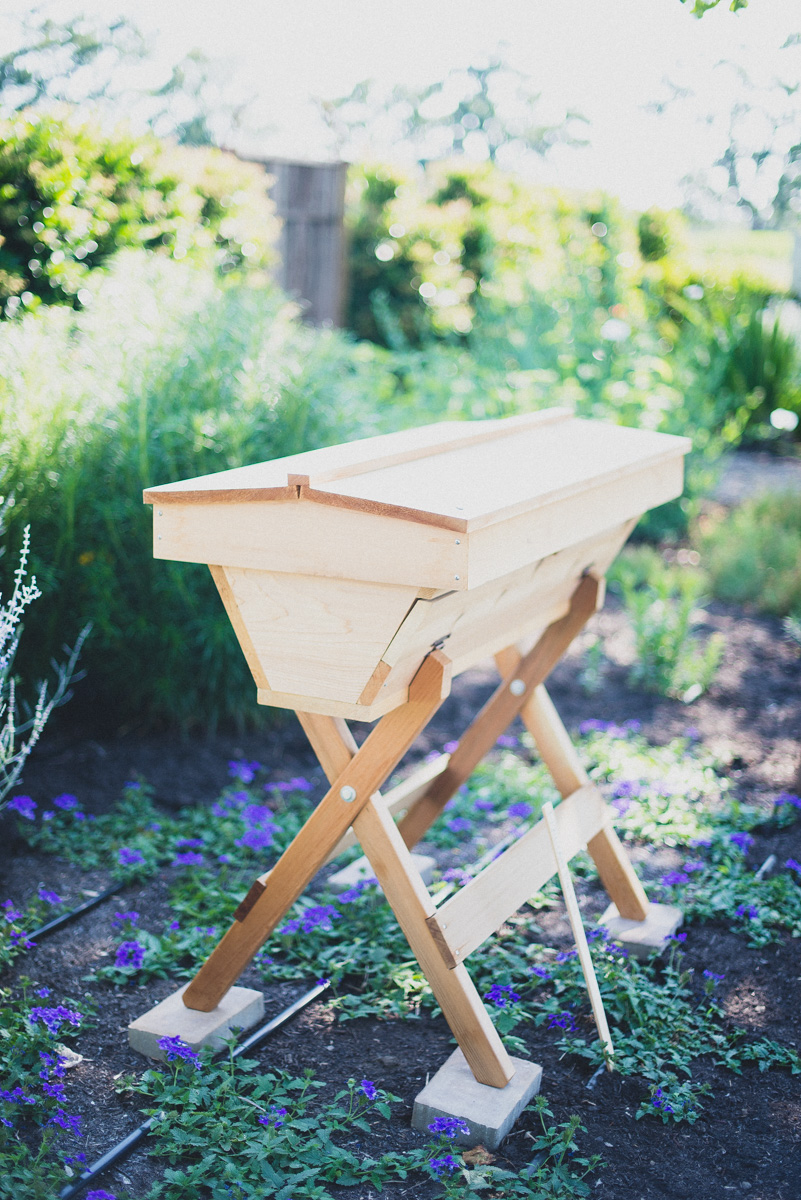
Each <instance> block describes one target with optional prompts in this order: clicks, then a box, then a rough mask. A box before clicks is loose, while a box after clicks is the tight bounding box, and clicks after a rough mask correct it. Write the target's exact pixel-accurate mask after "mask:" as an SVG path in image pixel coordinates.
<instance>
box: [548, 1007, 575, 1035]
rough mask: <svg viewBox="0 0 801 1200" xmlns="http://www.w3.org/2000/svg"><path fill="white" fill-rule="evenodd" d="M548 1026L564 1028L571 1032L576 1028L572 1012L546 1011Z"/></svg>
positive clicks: (550, 1027)
mask: <svg viewBox="0 0 801 1200" xmlns="http://www.w3.org/2000/svg"><path fill="white" fill-rule="evenodd" d="M548 1028H549V1029H564V1030H566V1031H567V1032H568V1033H573V1031H574V1030H575V1028H576V1022H575V1021H574V1019H573V1014H572V1012H561V1013H548Z"/></svg>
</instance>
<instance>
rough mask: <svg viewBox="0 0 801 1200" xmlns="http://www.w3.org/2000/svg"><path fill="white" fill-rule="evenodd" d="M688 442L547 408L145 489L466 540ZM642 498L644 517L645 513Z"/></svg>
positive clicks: (151, 498) (671, 455)
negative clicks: (412, 525) (430, 528)
mask: <svg viewBox="0 0 801 1200" xmlns="http://www.w3.org/2000/svg"><path fill="white" fill-rule="evenodd" d="M689 449H690V442H689V440H688V439H687V438H681V437H674V436H672V435H668V434H661V433H654V432H651V431H649V430H640V429H630V428H627V427H625V426H622V425H611V424H606V423H605V422H600V421H588V420H582V419H580V418H577V417H574V416H573V415H572V414H571V413H570V412H569V411H568V410H567V409H561V408H552V409H546V410H544V411H542V412H538V413H525V414H523V415H521V416H518V417H509V418H505V419H501V420H492V421H454V422H443V423H440V424H437V425H427V426H423V427H421V428H418V429H412V430H404V431H402V432H400V433H392V434H386V435H384V436H381V437H375V438H366V439H363V440H361V441H356V442H350V443H345V444H343V445H340V446H330V447H326V448H324V449H322V450H314V451H311V452H309V453H305V454H295V455H290V456H289V457H286V458H279V459H273V460H272V461H270V462H264V463H257V464H254V465H252V466H247V467H237V468H234V469H233V470H230V471H220V472H217V473H215V474H213V475H204V476H200V477H199V478H196V479H188V480H183V481H181V482H178V483H171V484H167V485H165V486H163V487H154V488H149V489H148V490H147V491H146V492H145V493H144V500H145V502H146V503H151V504H152V503H158V504H170V503H178V504H183V505H186V504H210V503H216V504H220V503H226V504H228V503H237V502H239V503H243V502H248V503H252V502H253V501H264V502H266V503H270V502H274V501H283V502H286V501H288V500H293V499H298V500H306V501H316V502H318V503H321V504H326V505H333V506H335V507H339V508H343V509H354V510H360V511H363V512H372V513H379V514H382V515H387V516H394V517H398V518H400V519H403V520H412V521H417V522H421V523H423V524H427V525H435V526H438V527H440V528H443V529H452V530H456V531H462V532H471V531H473V530H479V529H482V528H484V527H486V526H488V525H493V524H495V523H496V522H498V521H503V520H506V519H509V518H511V517H514V516H516V515H518V514H521V513H525V512H528V511H530V510H533V509H536V508H539V507H540V506H542V505H544V504H550V503H552V502H554V501H556V500H558V499H561V498H567V497H569V496H573V495H575V494H577V493H580V492H581V491H583V490H587V489H589V488H591V487H593V486H597V485H598V484H600V483H602V482H603V481H604V480H606V479H620V478H621V477H622V476H625V475H627V474H630V473H634V472H640V471H642V469H643V468H644V467H647V466H648V465H650V464H657V463H660V462H663V461H665V460H666V459H675V458H680V457H681V456H683V455H684V454H686V453H687V452H688V450H689ZM649 503H650V501H649V497H648V496H647V495H646V496H643V504H642V508H641V510H640V511H643V510H644V509H645V508H647V507H649Z"/></svg>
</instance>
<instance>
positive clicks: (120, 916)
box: [111, 908, 139, 928]
mask: <svg viewBox="0 0 801 1200" xmlns="http://www.w3.org/2000/svg"><path fill="white" fill-rule="evenodd" d="M126 923H127V924H128V925H138V923H139V913H138V912H136V910H135V909H133V908H132V909H131V911H130V912H115V914H114V919H113V921H112V922H111V924H112V925H113V926H114V927H115V928H117V927H118V926H120V925H125V924H126Z"/></svg>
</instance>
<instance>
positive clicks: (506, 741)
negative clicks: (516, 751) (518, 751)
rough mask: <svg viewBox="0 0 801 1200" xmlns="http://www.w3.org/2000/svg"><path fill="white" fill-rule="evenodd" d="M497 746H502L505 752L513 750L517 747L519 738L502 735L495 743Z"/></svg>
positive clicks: (508, 734)
mask: <svg viewBox="0 0 801 1200" xmlns="http://www.w3.org/2000/svg"><path fill="white" fill-rule="evenodd" d="M495 745H496V746H502V747H503V749H504V750H511V749H513V747H514V746H516V745H517V738H516V737H515V736H514V734H511V733H502V734H501V736H500V737H499V738H498V740H497V742H496V743H495Z"/></svg>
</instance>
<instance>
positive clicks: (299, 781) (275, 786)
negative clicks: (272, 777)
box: [264, 775, 312, 793]
mask: <svg viewBox="0 0 801 1200" xmlns="http://www.w3.org/2000/svg"><path fill="white" fill-rule="evenodd" d="M264 790H265V792H284V793H286V792H310V791H311V790H312V785H311V784H310V783H309V781H308V779H305V778H304V777H303V775H295V776H294V778H292V779H279V780H278V782H277V783H265V785H264Z"/></svg>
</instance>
